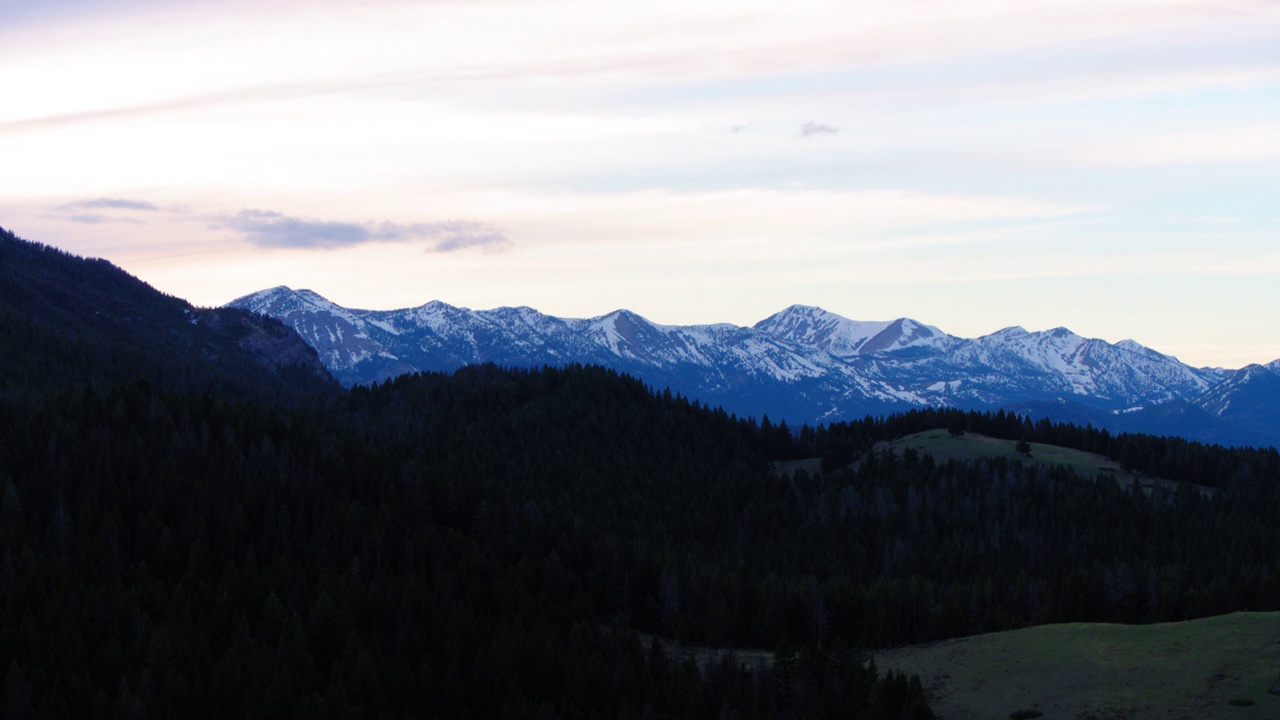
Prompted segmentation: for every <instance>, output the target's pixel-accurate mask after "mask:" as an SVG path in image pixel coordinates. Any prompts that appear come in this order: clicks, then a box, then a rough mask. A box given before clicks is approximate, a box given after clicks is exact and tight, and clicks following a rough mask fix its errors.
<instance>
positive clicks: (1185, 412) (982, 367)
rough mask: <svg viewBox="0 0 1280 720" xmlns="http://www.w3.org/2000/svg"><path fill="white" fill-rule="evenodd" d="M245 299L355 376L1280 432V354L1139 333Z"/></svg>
mask: <svg viewBox="0 0 1280 720" xmlns="http://www.w3.org/2000/svg"><path fill="white" fill-rule="evenodd" d="M229 307H235V308H242V309H246V310H250V311H252V312H255V313H259V314H262V315H267V316H269V317H272V318H275V319H278V320H280V321H282V322H283V323H285V324H286V325H289V326H291V327H293V328H294V330H296V331H297V332H298V334H299V335H300V336H301V337H302V338H303V339H304V340H305V341H306V342H307V343H308V344H310V345H311V346H312V347H314V348H315V350H316V352H317V353H318V354H319V356H320V359H321V361H322V362H323V363H324V364H325V365H326V366H327V367H328V368H329V370H330V371H331V372H332V373H333V375H334V376H335V377H336V378H337V379H338V380H339V381H340V382H342V383H343V384H344V385H348V386H350V385H357V384H365V383H370V382H375V381H384V380H387V379H390V378H392V377H395V376H397V375H400V374H403V373H406V372H413V371H451V370H453V369H456V368H458V367H461V366H463V365H468V364H474V363H486V362H489V363H495V364H497V365H502V366H516V367H536V366H542V365H550V366H564V365H569V364H598V365H604V366H607V367H610V368H614V369H616V370H620V371H624V372H627V373H630V374H632V375H634V376H636V377H638V378H640V379H642V380H643V381H645V382H646V383H648V384H649V385H651V386H653V387H655V388H670V389H671V390H672V391H674V392H678V393H681V394H683V395H686V396H688V397H690V398H693V399H697V400H699V401H701V402H704V403H707V404H711V405H718V406H722V407H724V408H725V409H726V410H728V411H730V412H733V413H736V414H738V415H741V416H752V417H762V416H768V417H770V418H772V419H773V420H775V421H777V420H780V419H781V420H785V421H786V422H789V423H792V424H795V425H798V424H801V423H823V422H833V421H841V420H850V419H858V418H861V417H864V416H866V415H868V414H884V413H890V412H895V411H900V410H907V409H910V408H918V407H956V408H963V409H979V410H987V409H991V410H994V409H1000V408H1003V409H1008V410H1013V411H1016V412H1019V413H1025V414H1028V415H1032V416H1035V417H1049V418H1051V419H1054V420H1061V421H1068V422H1074V423H1076V424H1081V425H1084V424H1092V425H1094V426H1096V427H1104V428H1107V429H1111V430H1117V431H1131V432H1148V433H1155V434H1168V435H1177V436H1181V437H1186V438H1190V439H1194V440H1200V441H1206V442H1217V443H1222V444H1232V445H1280V410H1277V408H1280V360H1276V361H1273V362H1271V363H1269V364H1267V365H1250V366H1248V367H1246V368H1243V369H1240V370H1224V369H1221V368H1194V367H1191V366H1188V365H1186V364H1184V363H1182V362H1180V361H1178V360H1177V359H1176V358H1174V357H1171V356H1168V355H1164V354H1161V353H1159V352H1157V351H1155V350H1152V349H1150V348H1147V347H1144V346H1142V345H1140V344H1138V343H1136V342H1134V341H1132V340H1124V341H1121V342H1119V343H1108V342H1106V341H1103V340H1098V339H1090V338H1084V337H1081V336H1079V335H1076V334H1075V333H1073V332H1071V331H1070V330H1068V329H1066V328H1061V327H1059V328H1054V329H1052V330H1046V331H1040V332H1028V331H1027V330H1024V329H1023V328H1021V327H1010V328H1005V329H1003V330H1000V331H998V332H994V333H992V334H990V335H985V336H982V337H979V338H973V339H970V338H961V337H956V336H953V335H949V334H947V333H946V332H943V331H942V330H940V329H938V328H936V327H933V326H931V325H926V324H923V323H920V322H917V321H915V320H911V319H908V318H900V319H898V320H892V321H887V322H866V321H856V320H850V319H848V318H844V317H841V316H839V315H836V314H834V313H831V312H827V311H825V310H822V309H821V308H816V307H809V306H804V305H793V306H791V307H788V308H786V309H784V310H782V311H781V312H778V313H776V314H774V315H772V316H770V317H768V318H765V319H764V320H761V321H760V322H758V323H756V324H755V325H754V326H752V327H739V326H736V325H731V324H727V323H722V324H713V325H692V326H677V325H660V324H657V323H653V322H650V321H649V320H647V319H645V318H643V317H641V316H640V315H637V314H635V313H633V312H630V311H627V310H617V311H614V312H611V313H608V314H606V315H602V316H599V317H594V318H589V319H567V318H558V317H553V316H549V315H545V314H542V313H540V312H538V311H536V310H533V309H531V308H528V307H502V308H496V309H493V310H470V309H467V308H460V307H455V306H452V305H449V304H446V303H444V302H440V301H433V302H430V303H427V304H426V305H422V306H420V307H415V308H408V309H401V310H382V311H378V310H357V309H351V308H345V307H342V306H340V305H337V304H336V303H333V302H331V301H329V300H327V299H325V298H324V297H322V296H320V295H319V294H317V293H315V292H312V291H310V290H293V289H290V288H288V287H276V288H271V289H268V290H262V291H260V292H257V293H253V294H251V295H247V296H245V297H242V298H239V299H237V300H235V301H233V302H231V303H229Z"/></svg>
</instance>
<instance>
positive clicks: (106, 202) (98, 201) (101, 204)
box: [62, 197, 160, 212]
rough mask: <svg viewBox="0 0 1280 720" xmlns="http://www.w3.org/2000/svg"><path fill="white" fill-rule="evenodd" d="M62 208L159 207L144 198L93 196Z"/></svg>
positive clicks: (127, 208) (113, 208)
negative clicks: (91, 198) (90, 198)
mask: <svg viewBox="0 0 1280 720" xmlns="http://www.w3.org/2000/svg"><path fill="white" fill-rule="evenodd" d="M62 209H64V210H145V211H147V212H156V211H158V210H159V209H160V208H158V207H156V206H155V205H154V204H153V203H149V202H147V201H145V200H126V199H123V198H107V197H102V198H94V199H93V200H79V201H77V202H72V203H67V204H65V205H63V206H62Z"/></svg>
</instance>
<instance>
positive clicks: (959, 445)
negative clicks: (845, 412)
mask: <svg viewBox="0 0 1280 720" xmlns="http://www.w3.org/2000/svg"><path fill="white" fill-rule="evenodd" d="M1028 444H1029V445H1030V446H1031V455H1030V456H1023V455H1019V454H1018V452H1017V451H1016V450H1014V445H1016V443H1015V442H1014V441H1012V440H1001V439H999V438H993V437H988V436H986V435H979V434H977V433H971V432H967V433H965V434H964V435H961V436H960V437H952V436H951V434H950V433H948V432H947V431H946V430H926V431H924V432H919V433H913V434H911V435H906V436H904V437H900V438H898V439H897V440H894V441H893V442H881V443H876V446H875V448H874V449H875V450H876V451H877V452H878V451H883V450H890V451H892V452H894V453H895V454H898V455H901V454H902V452H903V451H904V450H905V449H907V448H911V449H912V450H915V451H916V452H917V453H919V454H921V455H930V456H932V457H933V460H934V462H938V463H942V462H946V461H947V460H959V461H962V462H963V461H969V460H977V459H978V458H984V457H987V458H989V457H1003V458H1007V459H1011V460H1020V461H1022V462H1030V463H1046V464H1050V465H1065V466H1068V467H1071V468H1072V469H1074V470H1075V471H1076V473H1077V474H1079V475H1081V476H1082V477H1094V476H1096V475H1097V474H1098V473H1102V474H1104V475H1111V476H1113V477H1115V479H1116V481H1117V482H1119V483H1121V485H1122V486H1125V487H1127V486H1128V485H1129V483H1132V482H1133V481H1134V479H1137V480H1138V481H1139V482H1140V483H1141V484H1142V487H1143V488H1145V489H1147V490H1151V489H1152V488H1155V487H1167V488H1168V489H1170V490H1173V489H1174V488H1175V487H1176V483H1172V482H1169V481H1168V480H1164V479H1162V478H1154V477H1149V476H1146V475H1143V474H1141V473H1129V472H1125V471H1123V470H1121V468H1120V464H1119V463H1117V462H1116V461H1114V460H1112V459H1110V458H1108V457H1106V456H1104V455H1098V454H1096V453H1090V452H1084V451H1083V450H1072V449H1071V448H1065V447H1059V446H1057V445H1046V444H1044V443H1034V442H1033V443H1028ZM1201 490H1202V491H1204V492H1212V489H1210V488H1201Z"/></svg>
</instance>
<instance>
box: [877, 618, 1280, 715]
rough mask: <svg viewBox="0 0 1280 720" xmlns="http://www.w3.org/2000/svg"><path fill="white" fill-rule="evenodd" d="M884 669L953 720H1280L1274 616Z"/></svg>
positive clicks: (1104, 634)
mask: <svg viewBox="0 0 1280 720" xmlns="http://www.w3.org/2000/svg"><path fill="white" fill-rule="evenodd" d="M875 660H876V663H877V665H878V666H879V667H880V668H881V669H882V670H884V669H888V668H892V669H894V670H898V671H903V672H907V673H916V674H919V675H920V680H921V682H922V683H923V684H924V687H925V691H926V695H927V697H928V698H929V702H930V705H931V706H932V707H933V709H934V711H935V712H936V713H937V714H938V716H939V717H940V718H942V719H943V720H978V719H979V718H982V719H989V720H998V719H1000V718H1008V717H1009V716H1010V715H1011V714H1012V713H1014V712H1016V711H1018V710H1038V711H1040V712H1042V713H1043V718H1044V720H1057V719H1058V718H1062V719H1067V720H1085V719H1087V718H1096V719H1097V720H1121V719H1123V720H1183V719H1186V720H1190V719H1192V718H1196V719H1200V718H1208V719H1219V718H1220V719H1227V720H1235V719H1239V720H1274V719H1276V718H1280V696H1278V695H1273V694H1271V693H1269V692H1268V690H1269V689H1271V688H1273V687H1276V686H1277V683H1278V682H1280V613H1275V612H1272V613H1234V614H1231V615H1223V616H1218V617H1212V618H1205V619H1201V620H1191V621H1187V622H1179V623H1165V624H1160V625H1107V624H1089V623H1070V624H1064V625H1044V626H1040V627H1033V628H1027V629H1023V630H1012V631H1009V632H1001V633H992V634H989V635H978V636H974V637H969V638H960V639H956V640H946V641H942V642H937V643H931V644H928V645H920V646H914V647H907V648H901V649H896V650H883V651H879V652H877V653H876V654H875ZM1278 691H1280V689H1278ZM1232 700H1237V701H1240V700H1250V701H1252V702H1253V704H1252V705H1246V706H1237V705H1233V704H1232V703H1231V701H1232Z"/></svg>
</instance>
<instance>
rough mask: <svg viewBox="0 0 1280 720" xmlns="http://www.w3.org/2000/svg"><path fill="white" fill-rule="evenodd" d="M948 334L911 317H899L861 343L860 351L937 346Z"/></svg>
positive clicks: (870, 351)
mask: <svg viewBox="0 0 1280 720" xmlns="http://www.w3.org/2000/svg"><path fill="white" fill-rule="evenodd" d="M950 337H951V336H950V335H947V334H946V333H944V332H942V331H941V330H939V329H938V328H936V327H933V326H932V325H923V324H921V323H918V322H916V321H915V320H912V319H911V318H899V319H897V320H894V321H893V322H891V323H889V324H888V326H887V327H886V328H885V329H884V330H881V331H880V332H879V333H877V334H876V335H875V337H872V338H870V339H868V340H867V341H866V342H865V343H863V345H862V347H861V348H860V352H861V353H863V354H866V353H874V352H889V351H892V350H902V349H905V348H909V347H917V346H921V345H927V346H937V345H938V344H939V343H940V342H943V341H946V340H948V339H949V338H950Z"/></svg>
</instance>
